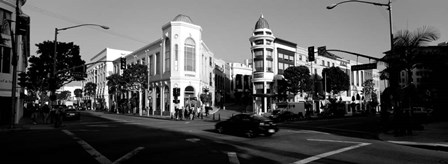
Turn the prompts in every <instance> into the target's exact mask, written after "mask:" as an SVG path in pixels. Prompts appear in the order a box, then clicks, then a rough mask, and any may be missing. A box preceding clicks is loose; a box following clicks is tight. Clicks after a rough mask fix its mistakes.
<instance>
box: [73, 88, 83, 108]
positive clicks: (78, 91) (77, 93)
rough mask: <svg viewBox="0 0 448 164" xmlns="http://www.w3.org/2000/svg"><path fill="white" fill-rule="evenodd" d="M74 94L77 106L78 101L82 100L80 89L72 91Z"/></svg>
mask: <svg viewBox="0 0 448 164" xmlns="http://www.w3.org/2000/svg"><path fill="white" fill-rule="evenodd" d="M73 92H74V93H75V97H76V99H77V100H78V105H79V99H81V98H82V89H79V88H78V89H75V91H73Z"/></svg>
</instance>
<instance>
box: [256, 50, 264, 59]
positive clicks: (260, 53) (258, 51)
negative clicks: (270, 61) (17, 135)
mask: <svg viewBox="0 0 448 164" xmlns="http://www.w3.org/2000/svg"><path fill="white" fill-rule="evenodd" d="M254 54H255V57H258V56H263V49H255V50H254Z"/></svg>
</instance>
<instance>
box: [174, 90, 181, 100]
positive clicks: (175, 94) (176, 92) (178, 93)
mask: <svg viewBox="0 0 448 164" xmlns="http://www.w3.org/2000/svg"><path fill="white" fill-rule="evenodd" d="M173 96H174V97H175V98H177V97H178V96H180V88H173Z"/></svg>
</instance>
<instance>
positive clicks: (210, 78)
mask: <svg viewBox="0 0 448 164" xmlns="http://www.w3.org/2000/svg"><path fill="white" fill-rule="evenodd" d="M212 77H213V76H212V73H211V72H210V77H209V80H210V86H213V79H212Z"/></svg>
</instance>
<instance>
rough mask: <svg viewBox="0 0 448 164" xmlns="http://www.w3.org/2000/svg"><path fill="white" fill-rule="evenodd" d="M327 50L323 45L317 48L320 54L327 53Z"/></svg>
mask: <svg viewBox="0 0 448 164" xmlns="http://www.w3.org/2000/svg"><path fill="white" fill-rule="evenodd" d="M326 51H327V47H325V46H322V47H318V48H317V54H318V55H319V56H323V55H324V54H325V52H326Z"/></svg>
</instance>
